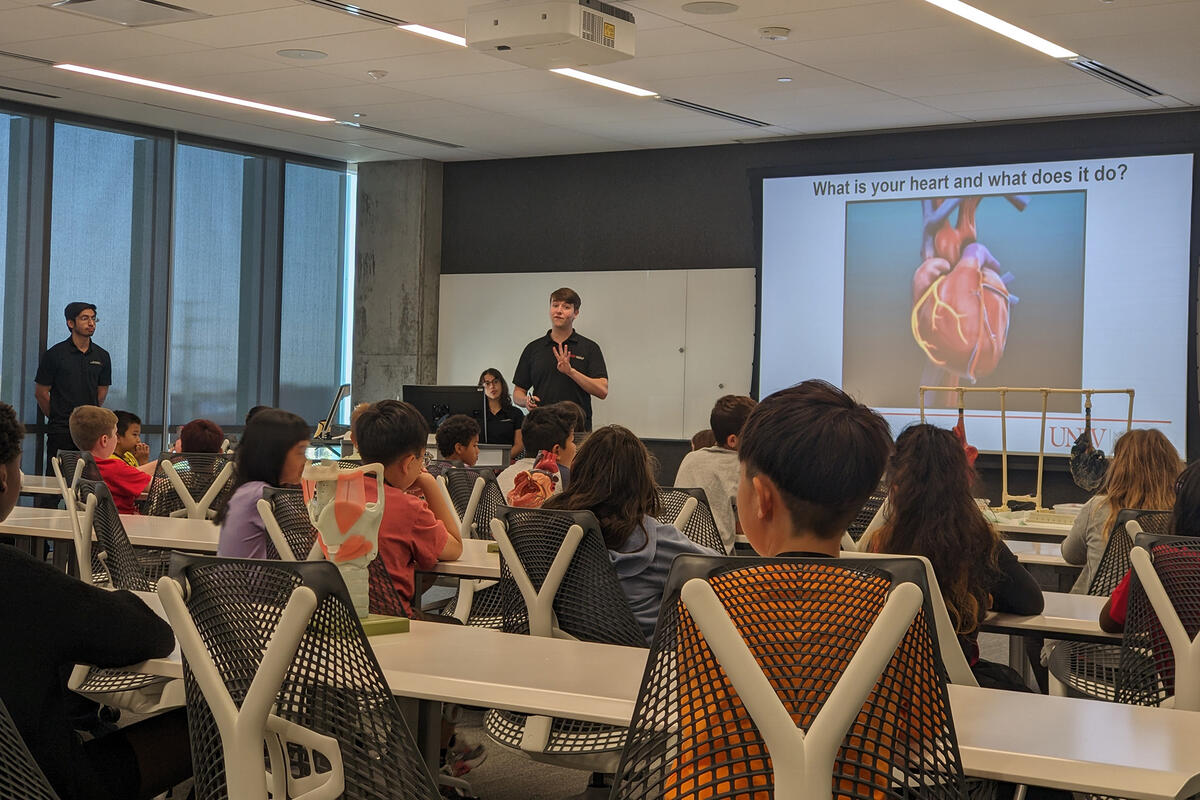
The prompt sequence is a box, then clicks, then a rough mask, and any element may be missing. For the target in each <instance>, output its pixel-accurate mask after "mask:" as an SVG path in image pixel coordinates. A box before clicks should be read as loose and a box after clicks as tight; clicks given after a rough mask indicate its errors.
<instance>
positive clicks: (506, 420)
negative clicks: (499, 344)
mask: <svg viewBox="0 0 1200 800" xmlns="http://www.w3.org/2000/svg"><path fill="white" fill-rule="evenodd" d="M479 385H480V386H482V387H483V393H484V395H485V396H487V401H488V410H487V420H486V423H487V424H485V425H483V426H482V427H483V431H482V433H481V434H480V436H479V443H480V444H511V445H512V446H513V447H512V460H513V461H516V460H517V459H518V458H519V457H520V456H521V451H523V450H524V449H525V446H524V444H522V442H521V423H523V422H524V421H525V415H524V414H522V413H521V409H519V408H517V407H516V406H514V405H513V401H512V398H511V397H510V396H509V394H508V382H507V381H505V380H504V376H503V375H501V374H500V370H498V369H495V368H494V367H489V368H487V369H485V370H484V371H483V373H482V374H480V376H479Z"/></svg>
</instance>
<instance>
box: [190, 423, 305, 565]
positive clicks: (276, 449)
mask: <svg viewBox="0 0 1200 800" xmlns="http://www.w3.org/2000/svg"><path fill="white" fill-rule="evenodd" d="M309 435H310V434H309V428H308V423H307V422H305V421H304V420H303V419H301V418H300V417H298V416H296V415H295V414H292V413H291V412H288V411H284V410H282V409H278V408H268V409H263V410H262V411H260V412H258V413H257V414H255V415H254V418H253V419H252V420H250V422H249V423H247V425H246V431H245V433H243V434H242V441H241V443H240V444H239V445H238V449H237V456H236V457H235V458H236V461H235V473H234V474H235V476H236V477H235V480H234V487H235V488H234V492H233V495H232V496H231V497H230V498H229V502H228V503H226V504H225V507H224V508H222V509H221V510H220V511H218V512H217V517H216V519H215V520H214V522H216V523H217V524H218V525H220V526H221V535H220V538H219V539H218V540H217V555H219V556H223V557H226V558H266V557H267V542H268V541H269V537H268V535H267V529H266V527H265V526H264V525H263V521H262V517H261V516H260V515H259V513H258V501H259V500H260V499H261V498H262V492H263V488H264V487H266V486H282V485H284V484H297V483H300V473H301V472H303V471H304V463H305V458H304V451H305V449H306V448H307V447H308V443H309Z"/></svg>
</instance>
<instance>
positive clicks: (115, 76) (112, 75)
mask: <svg viewBox="0 0 1200 800" xmlns="http://www.w3.org/2000/svg"><path fill="white" fill-rule="evenodd" d="M54 68H55V69H62V70H66V71H68V72H78V73H80V74H83V75H92V76H95V77H97V78H108V79H109V80H113V81H121V82H122V83H132V84H134V85H136V86H146V87H149V88H151V89H161V90H162V91H164V92H174V93H175V94H185V95H188V96H189V97H199V98H202V99H204V100H215V101H217V102H218V103H229V104H230V105H235V106H242V107H243V108H254V109H258V110H259V111H270V112H271V113H273V114H284V115H286V116H289V117H299V118H300V119H308V120H312V121H313V122H333V121H334V120H333V117H322V116H321V115H319V114H309V113H308V112H307V111H296V110H295V109H292V108H283V107H281V106H272V105H267V104H266V103H256V102H254V101H253V100H243V99H241V98H240V97H229V96H228V95H224V94H215V93H214V92H204V91H201V90H200V89H189V88H188V87H186V86H175V85H174V84H171V83H162V82H161V81H152V80H149V79H147V78H137V77H134V76H133V75H122V74H121V73H119V72H106V71H105V70H102V69H92V68H91V67H81V66H79V65H77V64H55V65H54Z"/></svg>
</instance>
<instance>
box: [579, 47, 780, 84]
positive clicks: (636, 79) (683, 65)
mask: <svg viewBox="0 0 1200 800" xmlns="http://www.w3.org/2000/svg"><path fill="white" fill-rule="evenodd" d="M792 66H794V65H793V64H791V63H790V62H788V61H787V60H786V59H782V58H779V57H778V56H775V55H771V54H769V53H763V52H760V51H758V50H753V49H751V48H748V47H739V48H735V49H730V50H716V51H713V52H707V53H681V54H679V55H673V56H657V57H655V58H635V59H633V60H630V61H620V62H617V63H615V64H605V65H603V66H600V67H596V68H595V69H589V70H588V72H594V73H596V74H597V75H602V76H604V77H605V78H612V79H613V80H618V81H623V82H625V83H632V84H633V85H635V86H642V87H643V88H647V89H654V88H655V87H654V85H653V84H654V83H656V82H657V81H660V80H670V79H671V78H687V77H695V76H700V75H720V74H724V73H729V72H753V71H756V70H768V69H769V70H780V69H786V68H789V67H792Z"/></svg>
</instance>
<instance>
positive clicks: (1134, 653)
mask: <svg viewBox="0 0 1200 800" xmlns="http://www.w3.org/2000/svg"><path fill="white" fill-rule="evenodd" d="M1135 543H1136V545H1137V546H1139V547H1144V548H1145V549H1146V550H1147V551H1148V552H1149V554H1150V560H1151V562H1152V563H1153V565H1154V572H1155V574H1157V575H1158V579H1159V581H1161V582H1162V585H1163V589H1164V590H1166V593H1167V597H1168V599H1169V600H1170V601H1171V605H1172V606H1173V607H1174V609H1175V615H1176V616H1177V617H1178V618H1179V622H1180V623H1181V624H1182V625H1183V629H1184V631H1185V632H1186V633H1187V635H1188V638H1189V639H1195V638H1196V634H1197V633H1198V632H1200V538H1196V537H1192V536H1155V535H1149V534H1140V535H1139V536H1138V537H1137V540H1136V542H1135ZM1128 600H1129V605H1128V611H1127V614H1126V618H1125V635H1124V638H1123V639H1122V641H1121V660H1120V667H1119V669H1118V671H1117V681H1116V693H1115V699H1116V700H1117V702H1120V703H1129V704H1132V705H1142V706H1158V705H1162V703H1163V701H1165V700H1166V699H1167V698H1168V697H1170V696H1171V695H1173V694H1174V693H1175V656H1174V653H1173V651H1172V649H1171V643H1170V641H1169V640H1168V639H1167V635H1166V632H1165V631H1164V629H1163V625H1162V622H1160V621H1159V618H1158V614H1157V613H1155V611H1154V608H1153V606H1152V605H1151V604H1150V599H1149V598H1148V597H1147V596H1146V590H1145V588H1144V587H1143V585H1142V581H1141V580H1140V578H1139V577H1138V574H1137V572H1136V571H1134V573H1133V576H1132V578H1131V583H1130V587H1129V598H1128ZM1190 710H1193V709H1190Z"/></svg>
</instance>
